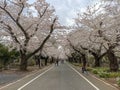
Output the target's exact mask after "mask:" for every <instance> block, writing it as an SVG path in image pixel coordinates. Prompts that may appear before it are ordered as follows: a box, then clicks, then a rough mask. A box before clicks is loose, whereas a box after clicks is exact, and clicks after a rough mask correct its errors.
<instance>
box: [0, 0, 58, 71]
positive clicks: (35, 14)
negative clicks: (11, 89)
mask: <svg viewBox="0 0 120 90" xmlns="http://www.w3.org/2000/svg"><path fill="white" fill-rule="evenodd" d="M54 11H55V10H54V9H53V7H51V6H50V5H49V4H48V3H46V2H45V0H37V1H36V2H34V3H32V4H30V3H29V2H28V0H1V1H0V29H1V33H4V34H3V35H4V37H6V38H9V39H10V40H9V41H10V43H11V44H12V45H13V46H14V47H17V49H18V50H19V51H20V55H21V63H20V69H21V70H27V61H28V60H29V59H30V58H31V57H32V56H33V55H35V54H36V53H38V52H41V51H42V49H43V47H44V44H45V43H46V42H47V40H48V39H49V38H50V36H51V34H52V32H53V31H54V29H55V25H57V23H56V20H57V18H56V17H55V15H54Z"/></svg>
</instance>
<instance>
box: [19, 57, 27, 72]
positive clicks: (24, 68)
mask: <svg viewBox="0 0 120 90" xmlns="http://www.w3.org/2000/svg"><path fill="white" fill-rule="evenodd" d="M20 70H21V71H27V59H26V55H21V62H20Z"/></svg>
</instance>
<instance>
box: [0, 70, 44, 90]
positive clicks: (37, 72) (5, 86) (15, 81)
mask: <svg viewBox="0 0 120 90" xmlns="http://www.w3.org/2000/svg"><path fill="white" fill-rule="evenodd" d="M44 69H46V68H44ZM44 69H43V70H44ZM33 72H35V71H33ZM38 72H40V71H37V72H36V73H38ZM36 73H33V74H30V75H27V76H25V77H23V78H21V79H18V80H17V81H15V82H12V83H9V84H7V85H5V86H3V87H1V88H0V90H1V89H3V88H6V87H8V86H10V85H13V84H15V83H17V82H19V81H21V80H23V79H25V78H28V77H30V76H32V75H34V74H36Z"/></svg>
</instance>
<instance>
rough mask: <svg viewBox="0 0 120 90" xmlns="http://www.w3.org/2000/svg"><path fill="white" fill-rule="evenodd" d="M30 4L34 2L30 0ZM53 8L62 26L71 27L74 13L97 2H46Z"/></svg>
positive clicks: (48, 0) (82, 0)
mask: <svg viewBox="0 0 120 90" xmlns="http://www.w3.org/2000/svg"><path fill="white" fill-rule="evenodd" d="M30 1H31V2H32V1H34V0H30ZM46 1H47V2H48V3H50V5H51V6H54V8H55V10H56V15H57V16H58V17H59V21H60V23H61V24H62V25H67V26H69V25H73V24H74V20H73V18H75V17H76V12H78V11H83V10H84V9H85V7H87V6H88V5H90V4H93V2H96V1H98V0H46Z"/></svg>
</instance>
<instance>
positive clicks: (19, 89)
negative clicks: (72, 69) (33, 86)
mask: <svg viewBox="0 0 120 90" xmlns="http://www.w3.org/2000/svg"><path fill="white" fill-rule="evenodd" d="M53 67H54V66H53ZM53 67H51V68H49V69H48V70H46V71H44V72H43V73H41V74H39V75H38V76H37V77H35V78H33V79H32V80H30V81H29V82H27V83H26V84H24V85H23V86H21V87H20V88H18V89H17V90H22V89H23V88H24V87H26V86H27V85H28V84H30V83H32V82H33V81H34V80H36V79H37V78H39V77H41V76H42V75H43V74H45V73H46V72H48V71H49V70H51V69H52V68H53Z"/></svg>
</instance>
